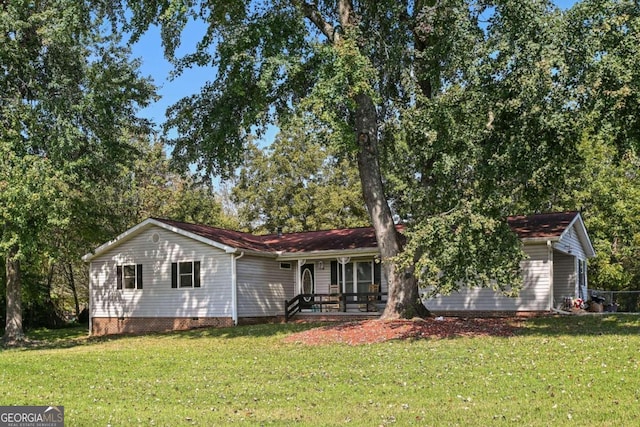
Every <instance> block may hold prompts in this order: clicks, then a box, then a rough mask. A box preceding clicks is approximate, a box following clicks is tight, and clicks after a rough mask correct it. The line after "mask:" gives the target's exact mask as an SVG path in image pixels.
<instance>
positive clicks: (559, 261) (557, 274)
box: [553, 251, 578, 307]
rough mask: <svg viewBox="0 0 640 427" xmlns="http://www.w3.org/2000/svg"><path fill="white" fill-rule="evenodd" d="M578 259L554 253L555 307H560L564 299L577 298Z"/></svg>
mask: <svg viewBox="0 0 640 427" xmlns="http://www.w3.org/2000/svg"><path fill="white" fill-rule="evenodd" d="M576 267H577V265H576V258H575V257H573V256H571V255H565V254H563V253H560V252H558V251H554V253H553V306H554V307H558V306H559V305H560V304H562V302H563V301H564V298H566V297H571V298H576V297H577V295H576V291H577V284H578V282H577V280H578V276H577V274H576Z"/></svg>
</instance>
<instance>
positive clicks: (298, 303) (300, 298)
mask: <svg viewBox="0 0 640 427" xmlns="http://www.w3.org/2000/svg"><path fill="white" fill-rule="evenodd" d="M387 295H388V294H387V292H345V293H339V294H299V295H296V296H295V297H293V298H292V299H290V300H285V301H284V307H285V308H284V320H285V322H288V321H289V319H291V318H292V317H293V316H295V315H296V314H297V313H299V312H301V311H303V310H308V311H310V312H326V313H330V312H343V313H344V312H347V310H348V309H349V307H351V306H358V308H359V309H360V311H367V312H371V311H376V310H372V309H370V308H372V306H374V305H377V304H386V303H387V299H386V296H387ZM363 307H365V310H362V308H363Z"/></svg>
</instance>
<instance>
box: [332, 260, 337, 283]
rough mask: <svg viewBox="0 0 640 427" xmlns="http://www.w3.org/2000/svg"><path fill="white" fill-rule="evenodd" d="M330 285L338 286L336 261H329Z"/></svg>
mask: <svg viewBox="0 0 640 427" xmlns="http://www.w3.org/2000/svg"><path fill="white" fill-rule="evenodd" d="M331 284H332V285H337V284H338V261H331Z"/></svg>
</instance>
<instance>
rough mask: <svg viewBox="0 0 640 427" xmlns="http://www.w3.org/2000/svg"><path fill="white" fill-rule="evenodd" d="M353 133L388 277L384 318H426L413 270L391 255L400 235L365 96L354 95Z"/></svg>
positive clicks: (373, 116)
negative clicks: (379, 160) (391, 207)
mask: <svg viewBox="0 0 640 427" xmlns="http://www.w3.org/2000/svg"><path fill="white" fill-rule="evenodd" d="M355 100H356V104H357V110H356V133H357V138H358V144H359V147H360V149H359V151H358V169H359V171H360V182H361V184H362V194H363V195H364V200H365V203H366V205H367V209H368V210H369V215H370V216H371V222H372V225H373V228H374V229H375V233H376V239H377V241H378V247H379V249H380V255H381V257H382V261H383V262H382V271H383V272H384V275H385V276H386V278H387V283H388V287H389V291H388V292H389V295H388V300H387V306H386V308H385V310H384V313H383V314H382V318H383V319H399V318H403V319H409V318H412V317H416V316H418V317H426V316H428V315H429V311H428V310H427V308H426V307H425V306H424V304H422V302H421V301H420V296H419V293H418V285H417V282H416V279H415V276H414V275H413V270H400V269H399V268H398V267H397V266H396V265H395V263H394V262H393V260H392V259H393V257H395V256H396V255H398V254H399V253H400V251H402V243H401V240H400V236H399V234H398V232H397V230H396V227H395V223H394V221H393V215H392V214H391V209H390V208H389V204H388V202H387V199H386V197H385V194H384V186H383V184H382V173H381V171H380V163H379V162H378V126H377V114H376V109H375V105H374V104H373V101H372V100H371V97H369V96H368V95H364V94H360V95H358V96H356V99H355Z"/></svg>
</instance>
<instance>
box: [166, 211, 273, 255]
mask: <svg viewBox="0 0 640 427" xmlns="http://www.w3.org/2000/svg"><path fill="white" fill-rule="evenodd" d="M153 219H155V220H156V221H160V222H162V223H165V224H167V225H170V226H172V227H176V228H179V229H181V230H184V231H187V232H189V233H193V234H196V235H198V236H200V237H204V238H205V239H209V240H212V241H214V242H218V243H222V244H223V245H227V246H230V247H232V248H238V249H245V250H251V251H258V252H264V251H269V247H268V246H267V245H266V244H265V243H264V241H263V238H262V237H261V236H255V235H253V234H249V233H242V232H240V231H231V230H225V229H224V228H216V227H210V226H208V225H200V224H190V223H187V222H180V221H173V220H170V219H161V218H153Z"/></svg>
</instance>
